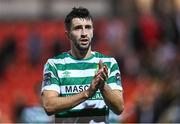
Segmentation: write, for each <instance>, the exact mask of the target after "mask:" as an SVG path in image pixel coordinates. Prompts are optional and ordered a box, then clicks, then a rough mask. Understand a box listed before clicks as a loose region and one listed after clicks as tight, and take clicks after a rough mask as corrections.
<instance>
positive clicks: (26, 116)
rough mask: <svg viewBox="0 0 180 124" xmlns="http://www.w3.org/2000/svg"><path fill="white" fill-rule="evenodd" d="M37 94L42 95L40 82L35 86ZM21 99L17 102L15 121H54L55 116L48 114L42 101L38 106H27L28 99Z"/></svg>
mask: <svg viewBox="0 0 180 124" xmlns="http://www.w3.org/2000/svg"><path fill="white" fill-rule="evenodd" d="M34 90H35V92H36V94H37V95H38V99H39V95H40V83H36V85H35V86H34ZM23 101H24V100H19V98H18V101H17V102H16V104H15V107H14V108H15V113H14V114H15V122H17V123H52V122H53V116H48V115H47V114H46V112H45V111H44V109H43V108H42V107H41V105H40V103H39V105H36V106H27V103H26V102H27V101H24V102H23Z"/></svg>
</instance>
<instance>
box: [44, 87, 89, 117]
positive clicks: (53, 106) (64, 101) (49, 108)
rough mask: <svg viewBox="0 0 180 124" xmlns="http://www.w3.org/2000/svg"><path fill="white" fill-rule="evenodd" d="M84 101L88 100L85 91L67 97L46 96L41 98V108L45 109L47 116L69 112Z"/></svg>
mask: <svg viewBox="0 0 180 124" xmlns="http://www.w3.org/2000/svg"><path fill="white" fill-rule="evenodd" d="M86 99H88V95H87V91H83V92H81V93H78V94H76V95H73V96H67V97H58V96H46V95H44V96H42V101H43V107H44V108H45V110H46V112H47V114H48V115H52V114H55V113H57V112H63V111H65V110H69V109H71V108H73V107H75V106H76V105H78V104H80V103H82V102H83V101H85V100H86Z"/></svg>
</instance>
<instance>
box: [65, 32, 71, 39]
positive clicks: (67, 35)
mask: <svg viewBox="0 0 180 124" xmlns="http://www.w3.org/2000/svg"><path fill="white" fill-rule="evenodd" d="M65 34H66V37H67V38H68V39H70V35H69V32H68V31H67V30H66V31H65Z"/></svg>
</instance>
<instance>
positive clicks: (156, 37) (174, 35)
mask: <svg viewBox="0 0 180 124" xmlns="http://www.w3.org/2000/svg"><path fill="white" fill-rule="evenodd" d="M74 6H84V7H87V8H88V9H89V10H90V11H91V13H92V15H93V17H94V27H95V31H94V33H95V37H94V40H93V50H97V51H100V52H102V53H104V54H106V55H111V56H114V57H115V58H116V59H117V61H118V63H119V66H120V70H121V75H122V85H123V88H124V99H125V110H124V112H123V114H122V115H121V116H115V115H113V114H111V116H110V119H111V122H122V123H125V122H135V123H139V122H150V123H153V122H172V123H174V122H180V116H179V115H180V90H179V88H180V0H0V122H9V123H11V122H25V121H23V120H22V116H23V114H22V113H23V110H24V109H26V108H32V107H35V106H39V95H37V94H38V91H39V86H40V83H41V80H42V71H43V65H44V64H45V62H46V60H47V58H49V57H53V56H54V55H57V54H58V53H60V52H62V51H66V50H68V49H69V48H70V45H69V42H68V40H67V39H66V37H65V35H64V25H63V21H64V17H65V15H66V14H67V13H68V12H69V11H70V10H71V8H72V7H74ZM32 111H33V110H32ZM32 116H33V115H32ZM42 116H43V115H42ZM33 117H34V118H35V117H36V115H35V116H33ZM37 117H38V118H39V119H41V115H40V114H39V116H38V115H37ZM42 120H43V119H42ZM40 121H41V120H40Z"/></svg>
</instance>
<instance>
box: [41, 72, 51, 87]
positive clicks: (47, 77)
mask: <svg viewBox="0 0 180 124" xmlns="http://www.w3.org/2000/svg"><path fill="white" fill-rule="evenodd" d="M50 79H51V73H50V72H49V73H45V74H44V76H43V84H44V86H48V85H51V81H50Z"/></svg>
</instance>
